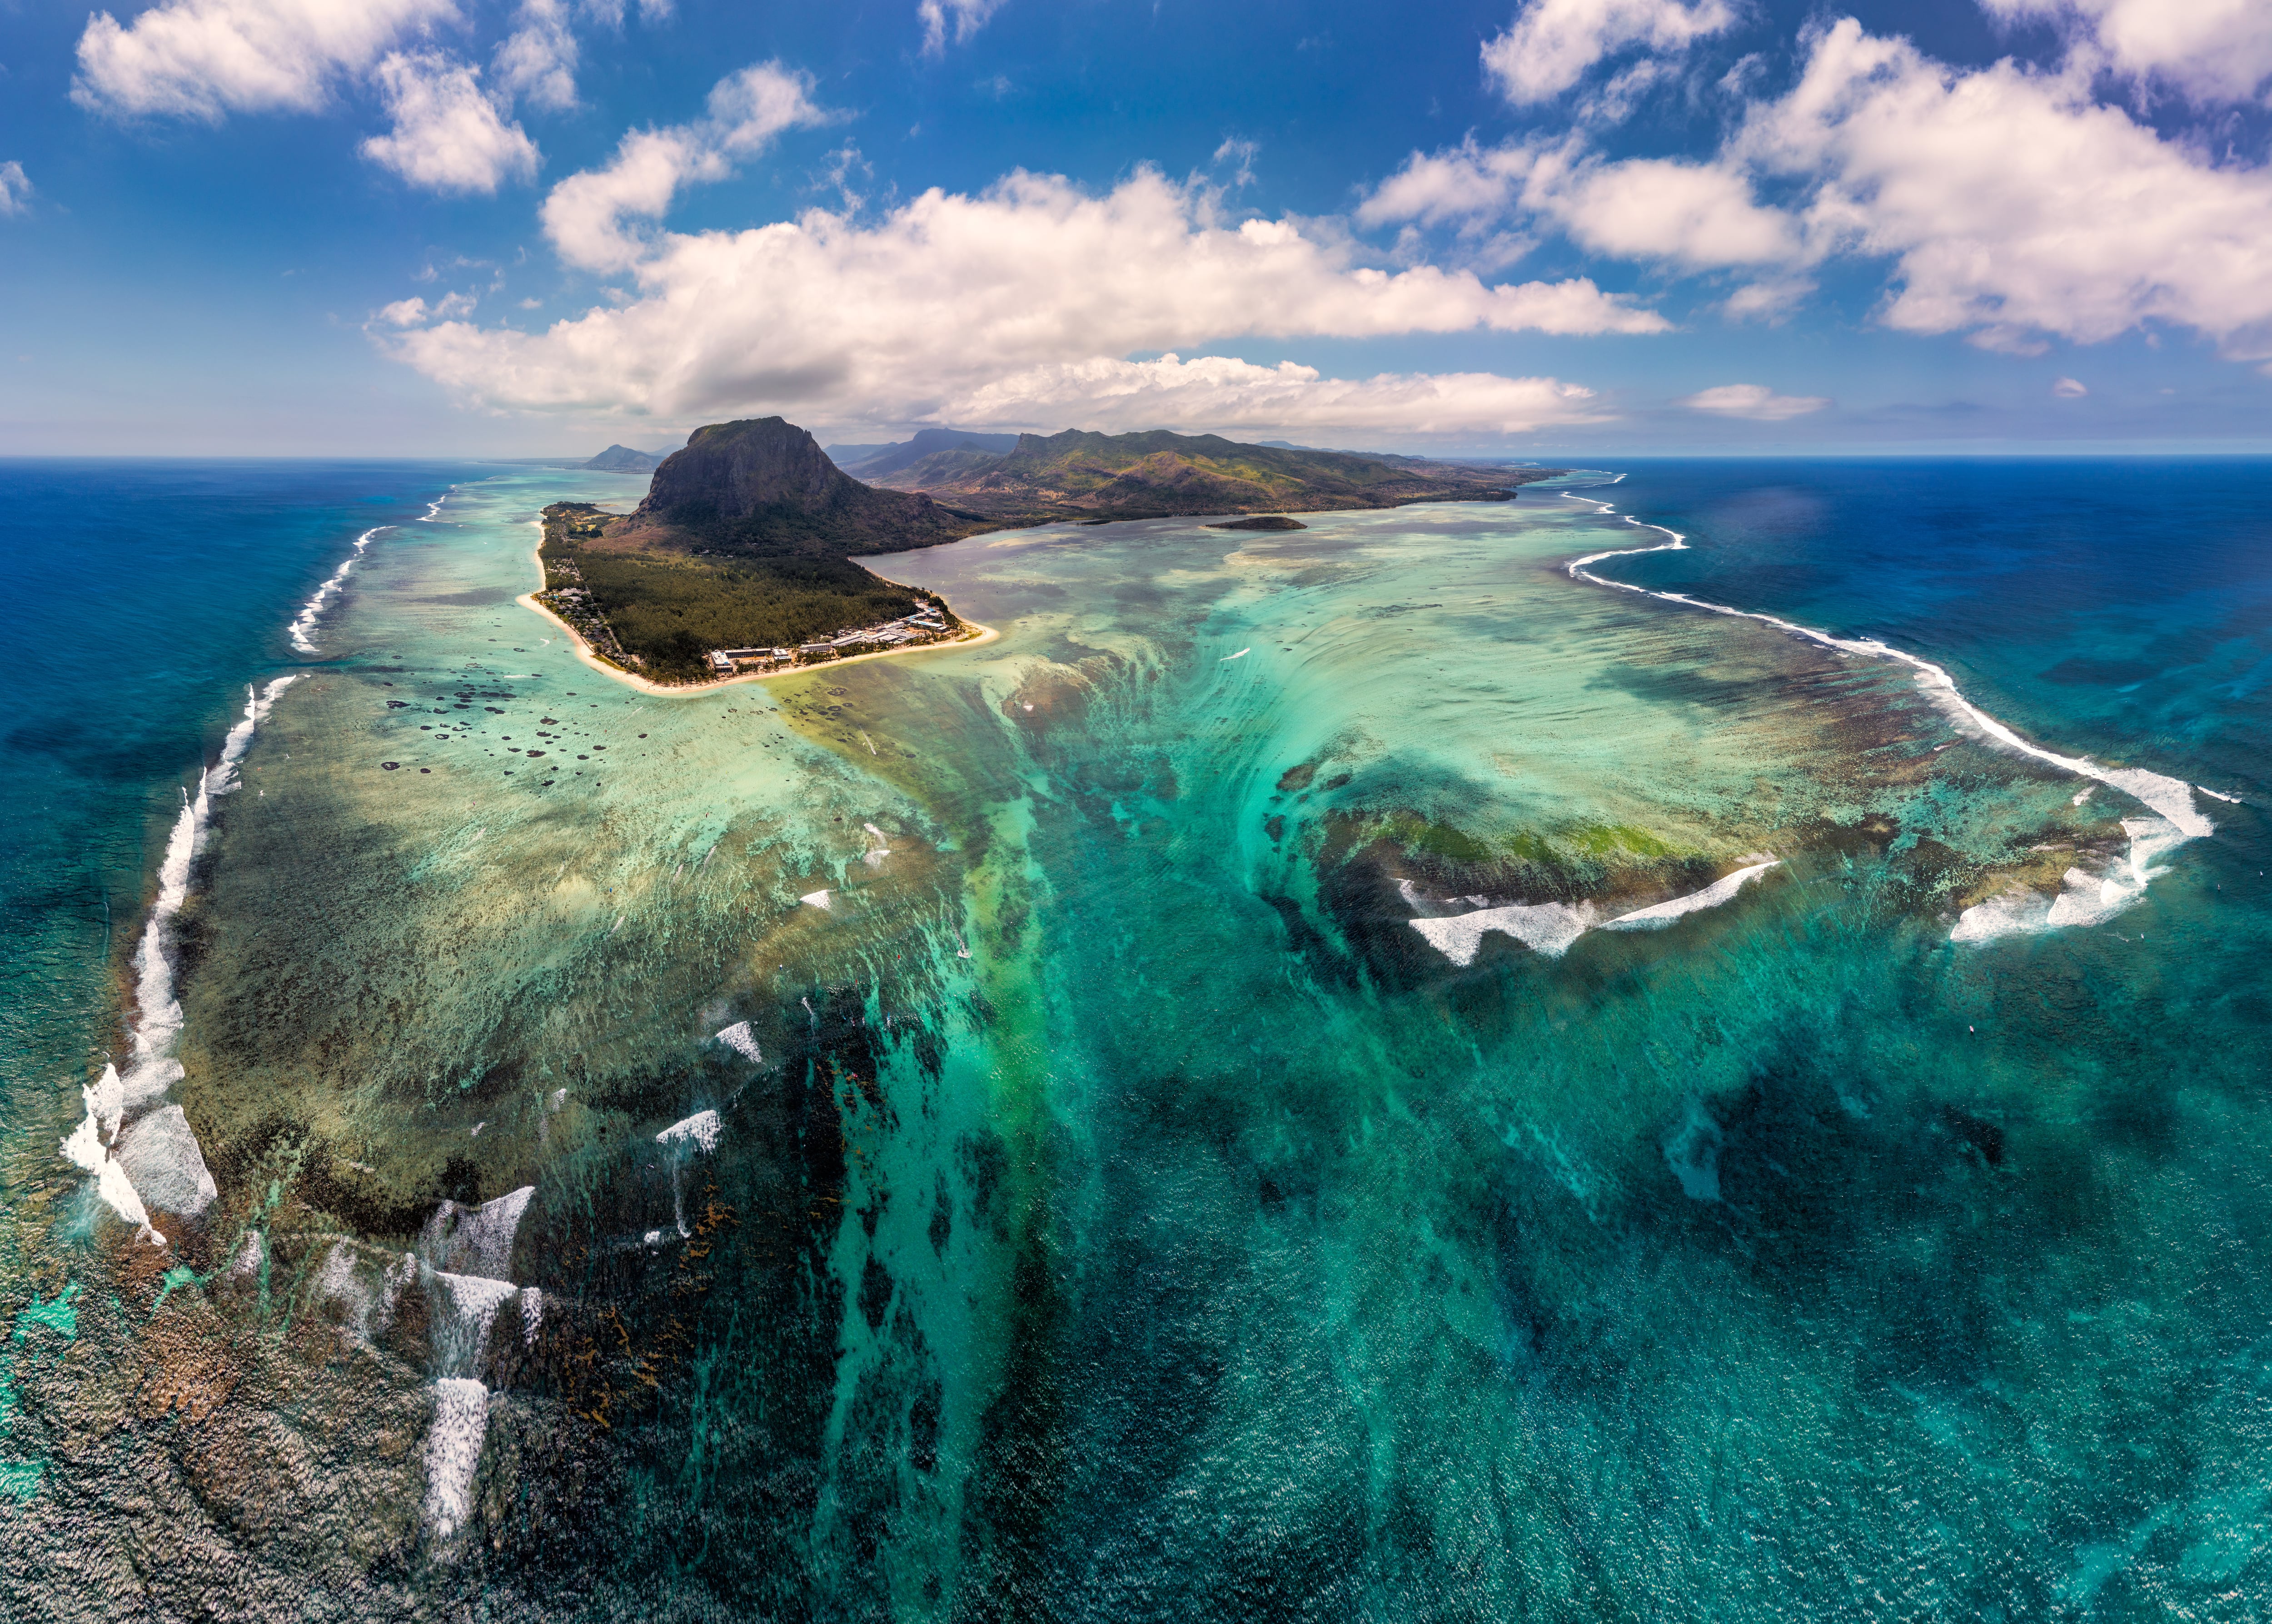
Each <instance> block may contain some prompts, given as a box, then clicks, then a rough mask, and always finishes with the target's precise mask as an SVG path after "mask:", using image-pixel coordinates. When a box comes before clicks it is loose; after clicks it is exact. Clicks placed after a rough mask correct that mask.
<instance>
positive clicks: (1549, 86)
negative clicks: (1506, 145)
mask: <svg viewBox="0 0 2272 1624" xmlns="http://www.w3.org/2000/svg"><path fill="white" fill-rule="evenodd" d="M1735 20H1736V12H1735V9H1734V7H1732V6H1731V5H1730V4H1727V0H1694V3H1693V4H1682V3H1681V0H1529V4H1527V5H1525V6H1524V7H1523V8H1522V10H1521V11H1519V12H1517V13H1516V14H1515V19H1514V21H1513V24H1511V25H1510V26H1508V28H1507V30H1506V33H1505V34H1499V35H1498V36H1496V37H1495V38H1493V39H1491V40H1488V41H1485V42H1484V72H1485V73H1487V74H1488V75H1489V76H1490V77H1491V79H1492V81H1493V82H1494V83H1496V84H1497V85H1498V88H1499V91H1500V93H1502V94H1504V95H1505V96H1506V99H1507V100H1508V101H1512V102H1513V103H1514V104H1515V105H1516V106H1518V107H1525V106H1529V105H1531V104H1534V103H1536V102H1541V101H1551V100H1552V99H1553V98H1554V97H1556V96H1558V95H1560V94H1561V93H1563V92H1564V91H1566V90H1567V89H1569V88H1570V87H1571V86H1573V85H1575V84H1576V83H1577V82H1578V81H1579V80H1580V79H1581V78H1584V77H1585V75H1586V71H1587V70H1588V69H1589V68H1591V67H1592V66H1593V65H1594V64H1595V63H1597V62H1600V61H1602V60H1603V58H1604V57H1607V56H1614V55H1616V54H1617V53H1618V52H1619V51H1622V50H1626V49H1627V48H1631V47H1633V46H1636V45H1638V46H1643V47H1646V48H1648V49H1650V50H1655V51H1663V52H1667V53H1671V52H1678V51H1684V50H1685V49H1687V48H1688V47H1689V45H1690V44H1692V43H1693V41H1697V40H1700V39H1701V38H1703V37H1704V36H1706V35H1707V34H1718V33H1719V32H1721V31H1722V30H1723V29H1724V28H1727V27H1729V26H1731V25H1733V24H1734V22H1735Z"/></svg>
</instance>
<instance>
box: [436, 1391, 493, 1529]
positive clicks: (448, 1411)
mask: <svg viewBox="0 0 2272 1624" xmlns="http://www.w3.org/2000/svg"><path fill="white" fill-rule="evenodd" d="M489 1430H490V1393H489V1389H487V1388H485V1387H483V1386H482V1384H481V1383H480V1382H475V1381H473V1380H471V1379H470V1378H467V1377H464V1376H445V1377H444V1378H443V1379H442V1380H441V1381H439V1382H435V1383H434V1424H433V1426H432V1427H430V1428H429V1429H428V1430H427V1434H426V1506H425V1511H426V1523H427V1525H428V1526H429V1527H430V1528H431V1529H432V1530H433V1531H434V1533H435V1537H436V1538H443V1539H446V1538H449V1537H450V1536H451V1535H452V1534H454V1533H456V1532H457V1531H458V1530H460V1528H462V1527H464V1526H465V1524H466V1517H467V1513H468V1512H470V1511H471V1510H472V1509H473V1488H474V1472H475V1469H476V1468H477V1467H479V1466H480V1465H481V1464H482V1441H483V1440H484V1439H485V1438H487V1437H488V1435H489Z"/></svg>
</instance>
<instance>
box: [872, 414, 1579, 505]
mask: <svg viewBox="0 0 2272 1624" xmlns="http://www.w3.org/2000/svg"><path fill="white" fill-rule="evenodd" d="M871 466H872V465H871ZM1553 472H1554V470H1551V469H1546V468H1499V467H1479V466H1469V465H1466V464H1461V463H1451V462H1433V461H1431V460H1429V459H1427V458H1418V457H1398V456H1391V455H1388V454H1386V453H1372V452H1360V451H1307V450H1304V449H1301V448H1299V447H1295V446H1289V445H1247V444H1242V443H1239V442H1237V441H1235V440H1226V439H1224V438H1223V437H1222V436H1221V435H1211V434H1208V435H1179V434H1172V433H1170V432H1169V431H1168V430H1166V429H1150V430H1146V431H1142V432H1139V433H1135V434H1121V435H1102V434H1093V433H1088V432H1086V431H1083V430H1080V429H1067V430H1065V432H1064V433H1063V434H1056V435H1050V436H1041V435H1031V434H1029V435H1020V436H1019V437H1018V443H1017V444H1016V445H1015V446H1014V447H1013V448H1012V449H1011V450H1009V451H1005V452H1003V453H1001V454H1000V455H998V456H993V455H989V454H987V453H986V452H984V451H982V450H978V449H975V448H956V449H942V450H940V451H933V452H931V453H930V454H929V455H927V456H924V457H922V458H916V459H915V460H912V461H909V462H907V463H905V464H903V465H902V466H898V467H895V468H889V469H880V470H878V472H876V473H871V474H870V476H869V477H871V478H872V479H874V480H877V482H878V483H879V484H884V485H889V486H893V487H895V488H900V489H902V490H910V491H922V492H926V493H928V494H930V495H934V496H938V497H939V498H941V499H942V500H946V501H951V502H952V503H953V504H954V505H955V506H956V507H958V508H961V509H965V510H969V511H971V512H974V513H982V514H987V515H991V516H995V517H998V518H1000V519H1002V520H1003V521H1005V522H1009V523H1019V522H1024V523H1033V522H1035V521H1038V520H1043V519H1048V518H1075V517H1080V518H1170V517H1173V516H1176V515H1178V514H1198V513H1238V512H1252V511H1255V510H1271V511H1278V512H1284V511H1289V510H1291V511H1297V512H1305V513H1314V512H1319V511H1323V510H1327V509H1332V508H1390V507H1399V506H1401V505H1403V504H1404V503H1411V502H1447V501H1448V502H1461V501H1466V502H1475V501H1491V500H1494V499H1503V498H1505V497H1507V496H1511V495H1513V494H1514V490H1515V488H1516V487H1517V486H1519V485H1523V484H1527V483H1528V482H1529V481H1531V480H1541V479H1545V478H1548V477H1549V476H1550V475H1551V473H1553Z"/></svg>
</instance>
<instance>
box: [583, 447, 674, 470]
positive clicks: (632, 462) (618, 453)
mask: <svg viewBox="0 0 2272 1624" xmlns="http://www.w3.org/2000/svg"><path fill="white" fill-rule="evenodd" d="M668 455H669V452H664V453H662V454H661V456H658V455H657V454H655V453H654V452H653V451H633V450H632V448H631V447H630V446H628V445H611V446H609V448H608V449H607V450H606V451H602V452H601V453H600V454H599V455H598V456H597V457H594V458H592V460H591V461H589V462H587V463H586V464H585V465H584V466H586V467H587V468H597V469H598V470H599V471H600V472H601V473H654V471H655V470H656V469H657V468H659V467H661V466H662V458H663V457H665V456H668Z"/></svg>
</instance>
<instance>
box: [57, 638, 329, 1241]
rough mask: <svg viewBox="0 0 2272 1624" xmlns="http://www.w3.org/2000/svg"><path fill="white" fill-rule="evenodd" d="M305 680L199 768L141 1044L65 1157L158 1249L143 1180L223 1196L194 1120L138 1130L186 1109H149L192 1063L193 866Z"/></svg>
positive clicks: (96, 1102)
mask: <svg viewBox="0 0 2272 1624" xmlns="http://www.w3.org/2000/svg"><path fill="white" fill-rule="evenodd" d="M299 680H300V677H299V674H293V675H290V676H280V677H278V678H276V679H275V680H274V681H273V682H270V683H269V684H268V686H267V687H266V688H265V689H250V688H248V689H246V690H245V693H246V699H245V706H244V714H243V716H242V717H240V718H239V719H237V722H236V725H235V726H233V727H231V728H230V729H229V730H228V736H227V737H226V738H225V739H223V740H222V741H221V747H220V759H219V760H218V761H216V762H215V763H214V764H213V765H212V766H210V767H206V768H203V769H200V770H199V771H198V790H197V793H196V794H195V795H191V794H188V793H184V794H183V797H182V811H181V816H179V817H177V818H176V819H175V820H174V829H173V832H172V834H171V835H169V836H168V838H167V841H166V854H165V856H164V857H163V858H162V859H161V860H160V862H159V864H158V897H157V900H156V901H155V902H153V904H152V905H151V906H150V917H149V920H148V922H147V923H146V924H145V925H144V926H143V928H142V942H141V945H140V946H138V948H136V949H135V951H134V966H135V969H136V970H137V971H138V977H137V980H136V982H135V988H134V1002H135V1014H134V1016H133V1017H132V1018H131V1020H130V1022H129V1024H128V1031H129V1032H130V1033H131V1039H132V1046H133V1047H132V1053H131V1057H130V1058H129V1060H128V1062H127V1066H126V1071H125V1074H124V1075H123V1076H121V1075H120V1074H119V1070H118V1068H117V1066H116V1063H112V1064H109V1065H106V1066H105V1067H104V1068H103V1069H102V1076H101V1080H100V1081H99V1082H97V1083H96V1084H94V1085H93V1087H92V1088H86V1087H82V1088H81V1089H80V1091H79V1093H80V1096H81V1098H82V1099H83V1100H84V1102H85V1104H86V1118H85V1120H84V1121H81V1122H80V1123H79V1125H78V1128H77V1129H73V1130H72V1133H71V1137H69V1138H68V1139H65V1140H64V1142H63V1146H62V1149H63V1154H64V1156H65V1157H66V1158H68V1159H70V1160H71V1162H73V1163H75V1164H77V1165H78V1166H80V1167H83V1168H85V1169H86V1171H87V1172H89V1173H93V1174H94V1175H95V1180H96V1190H97V1192H98V1193H99V1194H100V1195H101V1196H102V1198H103V1200H104V1201H105V1202H107V1203H109V1205H110V1208H111V1210H112V1211H115V1212H116V1213H117V1214H118V1216H119V1217H120V1218H123V1219H124V1220H125V1221H126V1222H128V1223H130V1224H131V1225H134V1227H135V1233H136V1234H137V1235H138V1236H139V1237H141V1238H142V1239H144V1240H149V1241H151V1242H152V1243H153V1244H155V1245H159V1246H162V1245H164V1244H165V1237H163V1236H162V1235H161V1234H159V1233H158V1232H157V1231H156V1230H155V1229H153V1227H152V1226H151V1224H150V1214H149V1211H148V1209H147V1208H146V1206H145V1205H144V1203H143V1200H142V1196H140V1194H139V1193H138V1190H137V1188H136V1186H137V1183H138V1182H139V1183H141V1184H142V1185H145V1186H150V1185H154V1184H159V1183H162V1184H164V1185H165V1186H166V1187H167V1188H168V1189H169V1190H181V1189H186V1190H187V1191H188V1192H190V1193H189V1195H188V1198H187V1200H186V1202H183V1203H181V1204H178V1205H176V1208H175V1210H176V1211H182V1212H183V1214H184V1216H194V1215H195V1214H196V1213H198V1212H199V1211H203V1210H204V1209H205V1207H206V1203H209V1202H210V1201H212V1200H213V1196H215V1195H216V1194H217V1193H218V1191H217V1190H216V1189H215V1188H214V1186H213V1175H212V1174H211V1173H208V1172H207V1171H206V1165H205V1158H204V1157H203V1156H202V1155H200V1154H199V1153H198V1145H197V1141H196V1139H195V1138H194V1137H191V1136H190V1135H189V1132H188V1129H187V1127H186V1125H185V1124H184V1125H182V1126H181V1127H180V1128H179V1130H178V1131H176V1126H175V1124H174V1123H173V1122H172V1121H170V1120H168V1121H166V1122H165V1123H164V1124H163V1125H162V1126H161V1127H158V1128H155V1129H153V1130H152V1131H151V1132H149V1133H147V1134H140V1135H138V1133H137V1130H138V1129H140V1128H141V1126H142V1122H143V1121H151V1122H153V1123H156V1122H158V1121H159V1120H160V1119H161V1118H168V1119H171V1118H176V1117H178V1116H179V1115H180V1111H179V1108H178V1107H165V1108H163V1109H161V1110H157V1111H152V1112H149V1113H146V1114H144V1113H143V1112H142V1110H141V1107H143V1106H147V1105H149V1104H150V1103H151V1102H152V1101H153V1100H155V1099H158V1098H160V1097H161V1095H163V1094H164V1093H165V1092H166V1091H167V1090H168V1089H170V1088H172V1087H173V1085H174V1084H176V1082H178V1081H180V1080H181V1076H182V1062H179V1061H178V1060H176V1059H175V1058H174V1044H175V1042H176V1039H179V1038H180V1036H181V1033H182V1006H181V1003H180V1001H179V1000H177V999H176V997H175V995H174V942H173V932H172V927H173V922H174V920H175V917H176V915H177V914H179V913H181V911H182V905H183V903H185V902H187V901H188V900H189V896H190V864H191V861H192V860H194V859H195V858H196V856H197V853H198V845H199V844H200V843H201V842H202V841H203V840H204V838H205V834H206V825H207V824H208V823H210V822H211V821H212V817H213V798H214V797H215V796H216V795H226V794H228V793H229V792H230V791H231V790H233V789H235V787H236V786H237V780H236V764H237V763H239V762H240V761H242V760H243V759H244V753H245V751H246V750H248V749H250V748H251V747H252V735H253V734H254V732H255V731H256V730H257V729H258V727H259V726H260V724H261V722H262V721H263V720H264V719H265V718H266V717H267V715H268V711H269V709H270V707H271V706H273V704H275V703H276V697H277V696H278V695H279V694H280V693H282V692H283V691H284V690H285V689H288V688H289V687H290V686H291V685H292V684H293V683H295V682H298V681H299ZM130 1119H132V1120H130ZM144 1141H146V1143H143V1142H144Z"/></svg>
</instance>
